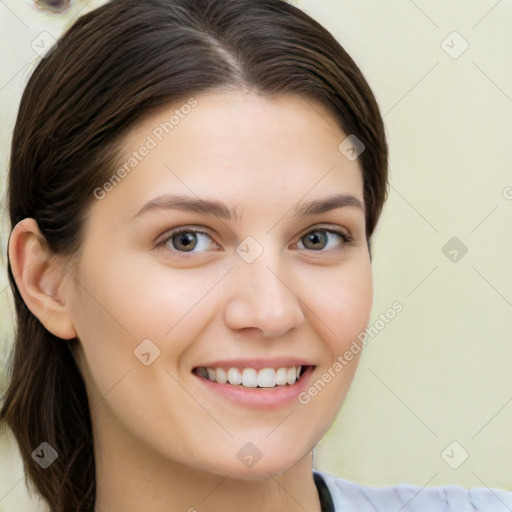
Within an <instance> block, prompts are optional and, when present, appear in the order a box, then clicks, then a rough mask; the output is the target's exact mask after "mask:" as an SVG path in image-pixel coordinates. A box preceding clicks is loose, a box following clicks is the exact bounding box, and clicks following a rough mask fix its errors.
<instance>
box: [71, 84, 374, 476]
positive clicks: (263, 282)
mask: <svg viewBox="0 0 512 512" xmlns="http://www.w3.org/2000/svg"><path fill="white" fill-rule="evenodd" d="M186 105H188V107H187V106H186ZM172 116H174V117H172ZM346 136H347V134H343V133H342V132H341V131H340V130H339V128H337V125H336V123H335V122H334V120H333V119H332V118H331V116H330V115H329V114H328V113H327V111H325V110H324V109H323V108H322V107H320V106H319V105H317V104H312V103H310V102H307V101H305V100H304V99H302V98H299V97H293V96H287V97H282V98H280V99H264V98H262V97H259V96H256V95H254V94H253V93H243V92H222V93H221V92H216V93H209V94H203V95H199V96H197V98H195V99H192V100H189V101H188V102H187V101H184V102H183V103H182V104H176V105H173V106H172V108H168V109H165V110H162V111H161V112H160V113H158V114H157V115H154V116H152V117H150V118H147V119H146V120H144V121H143V122H141V123H139V124H138V125H137V126H136V127H135V128H134V129H133V130H132V131H131V132H130V134H129V135H128V137H127V138H126V141H125V144H124V154H123V157H122V159H121V161H120V163H119V168H118V169H120V168H122V167H123V165H124V166H125V167H124V172H122V171H119V172H118V169H116V177H113V178H112V179H111V180H110V183H109V184H107V185H106V186H104V187H102V188H101V190H100V189H96V191H95V196H96V197H97V198H99V199H95V202H94V205H93V207H92V210H91V213H90V216H89V218H88V221H87V225H86V230H85V235H84V240H83V246H82V250H81V252H80V254H79V256H77V258H78V259H77V262H76V263H77V265H76V274H75V280H70V283H69V287H68V288H67V292H66V293H67V297H66V304H67V306H69V308H70V309H69V311H70V315H71V318H72V322H73V325H74V327H75V330H76V333H77V336H78V338H79V340H80V349H79V352H78V362H79V366H80V369H81V371H82V373H83V375H84V379H85V382H86V386H87V390H88V394H89V400H90V406H91V412H92V418H93V425H94V435H95V442H96V444H97V446H99V447H100V449H101V450H104V453H105V456H107V455H108V453H109V450H112V449H114V446H115V447H117V448H119V449H120V450H121V449H122V450H127V452H131V453H137V454H138V456H139V457H141V458H144V457H151V460H155V461H156V460H159V461H166V462H168V463H171V464H178V465H181V464H183V465H185V466H187V467H191V468H194V469H200V470H205V471H208V472H213V473H218V474H228V473H230V474H231V476H232V477H236V478H241V479H247V480H250V479H258V478H264V477H268V473H271V474H277V473H280V472H282V471H284V470H285V469H287V468H290V467H291V466H292V465H294V464H295V463H296V462H298V461H299V460H300V459H302V458H303V457H304V456H305V455H307V454H308V453H309V452H310V451H311V450H312V449H313V447H314V446H315V444H316V443H317V442H318V441H319V440H320V438H321V437H322V436H323V434H324V433H325V431H326V430H327V428H328V427H329V425H330V424H331V422H332V421H333V420H334V418H335V416H336V413H337V411H338V409H339V407H340V405H341V403H342V401H343V399H344V397H345V395H346V392H347V390H348V388H349V385H350V383H351V381H352V378H353V375H354V371H355V368H356V366H357V360H358V357H359V354H356V355H354V357H353V359H352V361H351V362H350V363H348V364H344V365H341V364H340V363H339V361H340V360H339V359H338V357H339V356H340V357H343V355H344V353H345V352H346V351H347V350H348V349H349V348H350V346H351V343H352V341H353V340H354V339H355V338H356V337H357V335H358V334H359V333H360V332H361V331H362V330H364V328H365V327H366V325H367V323H368V319H369V315H370V310H371V304H372V274H371V265H370V261H369V254H368V248H367V243H366V232H365V216H364V211H363V204H364V203H363V181H362V174H361V168H360V165H359V163H358V161H357V160H353V159H349V158H347V157H346V156H345V155H344V154H343V153H342V152H341V151H340V150H339V149H338V146H339V145H340V143H341V142H342V141H343V140H344V139H345V138H346ZM143 148H146V149H143ZM125 164H126V165H125ZM337 361H338V364H337V365H336V362H337ZM296 366H304V367H306V370H307V371H306V372H305V373H304V375H302V377H301V378H300V379H299V380H297V381H296V382H295V378H296V377H295V372H296V370H295V369H294V367H296ZM340 366H342V368H341V369H340ZM200 368H203V369H202V370H199V369H200ZM208 368H209V370H208ZM230 368H235V369H238V370H229V369H230ZM207 376H210V377H214V378H216V379H218V381H220V382H213V381H210V380H208V378H207ZM226 378H229V379H230V381H232V382H233V383H232V384H231V383H229V382H228V383H222V382H223V381H225V379H226ZM240 378H242V379H243V380H242V385H236V383H237V382H238V381H239V380H240ZM287 379H289V380H287ZM276 380H277V384H278V385H276V386H274V385H273V384H274V383H275V381H276ZM319 380H320V383H318V381H319ZM293 382H295V384H291V383H293ZM315 382H317V384H316V387H315V388H314V389H316V393H315V391H314V390H313V391H312V392H309V391H308V390H309V389H310V388H311V387H312V386H314V384H315ZM256 384H259V385H261V386H263V387H251V386H255V385H256ZM147 460H149V459H147Z"/></svg>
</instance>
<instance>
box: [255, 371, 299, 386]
mask: <svg viewBox="0 0 512 512" xmlns="http://www.w3.org/2000/svg"><path fill="white" fill-rule="evenodd" d="M293 382H295V381H293ZM275 385H276V372H275V370H274V368H262V369H261V370H260V371H259V372H258V386H259V387H260V388H273V387H274V386H275Z"/></svg>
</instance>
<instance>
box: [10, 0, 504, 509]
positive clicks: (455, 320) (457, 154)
mask: <svg viewBox="0 0 512 512" xmlns="http://www.w3.org/2000/svg"><path fill="white" fill-rule="evenodd" d="M101 3H103V2H102V1H101V0H96V1H95V0H91V1H90V2H89V3H87V2H85V1H82V2H79V1H75V2H74V5H73V8H72V10H71V11H70V12H69V13H68V14H66V15H65V16H51V15H47V14H44V13H41V12H39V11H37V10H36V9H35V8H33V7H32V5H31V1H29V0H24V1H21V0H3V1H2V2H0V34H1V36H0V37H1V41H0V42H1V47H2V48H3V55H2V61H1V72H0V73H1V74H0V109H1V110H0V118H1V120H2V124H1V130H2V132H1V138H0V144H1V146H0V150H1V167H0V170H1V174H2V179H1V180H0V186H1V187H2V190H1V192H2V197H3V194H4V191H5V190H4V187H5V172H6V167H7V161H8V154H7V153H8V146H9V141H10V137H11V131H12V127H13V124H14V119H15V115H16V109H17V104H18V101H19V97H20V95H21V91H22V88H23V86H24V84H25V82H26V80H27V78H28V76H29V74H30V70H31V69H33V66H34V64H35V62H36V61H37V58H38V57H37V54H36V53H35V52H34V50H33V49H32V47H31V44H32V41H33V40H34V39H35V38H36V37H39V34H40V33H41V32H43V31H46V32H48V33H49V34H52V35H53V36H54V37H55V38H57V37H58V35H59V34H60V32H61V30H62V29H63V27H64V26H65V25H66V24H68V23H70V22H71V20H73V19H74V18H75V17H76V16H77V15H78V14H79V13H80V14H81V13H85V12H86V11H88V10H90V9H91V8H93V7H96V6H98V5H100V4H101ZM294 3H295V4H296V5H298V6H299V7H301V8H303V9H304V10H306V11H307V12H308V13H309V14H311V15H312V16H313V17H314V18H316V19H317V20H318V21H320V22H321V23H322V24H324V25H325V26H326V27H327V28H328V29H330V30H331V31H332V32H333V33H334V35H335V36H336V37H337V39H338V40H339V41H340V42H341V43H342V45H344V47H345V48H346V49H347V51H348V52H349V53H350V54H351V55H352V57H353V58H354V59H355V60H356V62H357V63H358V64H359V66H360V67H361V69H362V70H363V72H364V74H365V76H366V77H367V79H368V81H369V83H370V85H371V87H372V88H373V90H374V92H375V94H376V96H377V99H378V101H379V104H380V107H381V110H382V113H383V115H384V120H385V123H386V128H387V133H388V136H389V144H390V151H391V188H390V195H389V201H388V204H387V207H386V209H385V213H384V215H383V218H382V221H381V224H380V226H379V228H378V231H377V234H376V236H375V240H374V272H375V290H376V291H375V304H374V315H373V320H372V322H371V323H372V324H373V323H374V321H375V320H376V319H377V318H378V316H379V314H380V313H384V312H385V311H386V310H387V309H388V308H389V307H390V306H391V304H392V303H393V302H395V301H398V302H400V303H401V304H402V305H403V311H402V312H401V313H399V314H398V315H397V316H396V318H395V319H394V320H392V321H391V322H390V323H389V324H388V325H386V326H385V328H384V329H382V330H380V332H379V334H378V335H377V336H375V337H374V338H373V339H370V342H369V343H368V346H367V347H366V349H365V352H364V355H363V358H362V361H361V365H360V368H359V370H358V373H357V376H356V380H355V382H354V385H353V387H352V389H351V391H350V393H349V395H348V398H347V400H346V402H345V405H344V408H343V409H342V412H341V413H340V414H339V416H338V419H337V421H336V422H335V424H334V425H333V426H332V428H331V429H330V431H329V433H328V435H327V436H326V437H325V439H324V440H323V441H322V442H321V443H320V445H319V446H318V448H317V449H316V451H315V462H316V466H317V467H318V468H319V469H323V470H327V471H329V472H331V473H333V474H335V475H338V476H342V477H345V478H348V479H352V480H355V481H358V482H362V483H367V484H372V485H390V484H396V483H399V482H409V483H413V484H419V485H429V486H434V485H443V484H459V485H463V486H467V487H480V486H485V485H487V486H490V487H501V488H505V489H509V490H512V371H511V367H512V365H511V363H512V265H511V261H512V254H511V253H512V240H511V234H512V200H511V199H510V198H511V197H512V172H511V169H512V155H511V140H510V135H511V126H512V66H511V48H512V30H511V27H512V3H511V2H510V1H508V0H502V1H496V0H489V1H488V0H478V1H473V2H470V1H462V0H459V1H449V2H448V1H446V2H441V1H421V0H416V1H414V2H413V1H412V0H411V1H408V0H393V1H382V0H350V1H348V0H299V1H297V2H294ZM86 4H87V5H86ZM454 31H455V32H457V33H458V34H459V35H450V34H452V32H454ZM443 41H444V43H443ZM464 41H465V42H466V43H467V44H469V47H468V48H467V50H466V51H465V52H464V53H462V54H461V55H460V56H459V57H458V58H452V57H451V56H450V55H448V53H446V51H445V49H447V50H448V51H449V52H451V53H452V55H454V52H458V51H459V50H460V49H461V48H463V46H461V45H465V44H466V43H464ZM443 48H444V49H443ZM41 94H44V91H41ZM3 206H4V202H3V201H2V211H1V213H2V220H3V229H2V232H1V233H0V245H1V252H2V264H3V265H5V253H6V244H7V236H8V233H7V224H6V219H5V211H4V210H3ZM454 236H455V237H457V238H458V239H459V240H460V241H461V243H463V244H464V245H465V246H466V247H467V249H468V252H467V254H465V255H464V256H462V257H460V254H461V253H460V252H459V253H458V257H459V260H458V261H456V262H452V261H450V259H448V257H446V256H445V255H444V254H443V252H442V247H443V246H444V245H445V244H446V243H447V242H448V241H449V240H450V239H451V238H452V237H454ZM6 285H7V278H6V274H5V271H3V272H2V274H1V276H0V322H1V324H0V325H1V328H0V341H1V346H2V353H3V354H5V351H6V349H7V347H8V345H9V342H10V340H11V337H12V335H11V328H12V325H11V318H12V308H11V305H10V301H9V299H10V298H9V292H8V290H7V289H6ZM453 441H455V442H456V443H458V444H457V445H455V448H453V450H452V449H449V450H448V451H447V452H445V451H444V450H445V448H446V447H447V446H448V445H450V444H451V443H452V442H453ZM452 447H453V445H452ZM0 450H1V453H0V456H1V466H0V512H7V511H8V512H18V511H31V512H33V511H36V510H44V508H43V507H42V506H41V505H38V504H37V502H35V501H30V499H29V497H28V496H27V493H26V489H25V486H24V483H23V472H22V466H21V463H20V461H19V458H18V456H17V454H16V451H15V449H14V448H13V446H12V444H10V443H9V439H8V438H7V437H5V436H3V437H0ZM465 452H467V454H468V458H467V460H466V461H465V462H464V463H462V464H461V465H460V466H459V467H458V468H457V469H452V468H451V467H450V466H449V465H448V464H447V463H446V462H445V460H444V459H443V457H442V453H444V454H445V458H446V459H447V460H450V461H454V460H455V461H457V460H460V459H461V458H462V456H463V455H464V453H465ZM447 454H448V457H447ZM450 457H451V458H450ZM452 465H453V463H452Z"/></svg>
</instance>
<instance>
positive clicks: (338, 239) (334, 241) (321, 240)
mask: <svg viewBox="0 0 512 512" xmlns="http://www.w3.org/2000/svg"><path fill="white" fill-rule="evenodd" d="M350 241H351V240H350V237H349V236H348V235H347V234H346V233H343V232H341V231H334V230H332V229H315V230H313V231H310V232H309V233H306V234H305V235H304V236H303V237H302V238H301V239H300V241H299V243H298V248H299V249H306V250H310V251H322V250H324V249H325V250H330V249H336V248H341V246H343V245H344V244H347V243H350ZM301 245H302V247H301Z"/></svg>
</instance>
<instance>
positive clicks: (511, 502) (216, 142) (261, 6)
mask: <svg viewBox="0 0 512 512" xmlns="http://www.w3.org/2000/svg"><path fill="white" fill-rule="evenodd" d="M41 91H44V94H43V95H41ZM386 187H387V147H386V140H385V135H384V129H383V124H382V119H381V116H380V113H379V110H378V107H377V105H376V102H375V99H374V97H373V94H372V93H371V91H370V89H369V87H368V85H367V83H366V81H365V80H364V77H363V76H362V74H361V72H360V71H359V69H358V68H357V66H356V65H355V63H354V62H353V61H352V60H351V58H350V57H349V56H348V55H347V53H346V52H345V51H344V50H343V49H342V48H341V47H340V45H339V44H338V43H337V42H336V41H335V40H334V38H333V37H332V36H331V35H330V34H329V33H328V32H326V31H325V29H323V28H322V27H321V26H319V25H318V24H317V23H316V22H314V21H313V20H312V19H310V18H309V17H308V16H307V15H305V14H304V13H303V12H301V11H300V10H298V9H296V8H294V7H293V6H291V5H289V4H287V3H285V2H283V1H281V0H261V1H260V0H259V1H256V2H255V1H253V0H237V1H232V0H149V1H146V2H137V1H135V0H123V1H121V0H114V1H113V2H111V3H109V4H107V5H105V6H103V7H101V8H100V9H97V10H96V11H94V12H92V13H90V14H88V15H86V16H84V17H82V18H80V19H79V20H78V21H77V22H76V23H75V24H74V25H73V26H72V27H71V28H70V30H69V31H68V32H67V33H66V34H64V36H63V37H62V38H61V39H60V40H59V42H58V44H57V46H56V47H55V48H54V49H53V51H52V52H51V53H50V54H49V55H48V56H47V57H46V58H45V59H43V60H42V61H41V63H40V64H39V66H38V67H37V69H36V70H35V72H34V74H33V76H32V77H31V79H30V81H29V83H28V85H27V88H26V90H25V92H24V95H23V98H22V102H21V105H20V110H19V115H18V119H17V123H16V127H15V132H14V136H13V143H12V157H11V168H10V174H9V208H10V216H11V222H12V225H13V231H12V234H11V238H10V243H9V261H10V268H9V277H10V280H11V284H12V288H13V291H14V295H15V303H16V312H17V338H16V344H15V352H14V359H13V364H12V378H11V381H10V384H9V388H8V390H7V393H6V395H5V399H4V403H3V406H2V411H1V418H2V420H3V421H4V422H5V423H6V424H7V425H8V426H9V427H10V428H11V430H12V431H13V432H14V434H15V436H16V439H17V442H18V444H19V446H20V450H21V453H22V456H23V459H24V463H25V469H26V473H27V475H28V476H29V478H30V480H31V481H32V482H34V484H35V486H36V488H37V490H38V492H39V493H40V494H41V495H42V496H43V497H44V499H45V500H46V501H47V502H48V504H49V506H50V509H51V510H52V511H59V512H60V511H66V512H68V511H71V510H76V511H93V510H94V511H98V512H114V511H123V512H129V511H141V510H143V511H145V512H151V511H161V510H171V511H175V510H176V511H179V510H188V511H194V510H198V511H209V510H212V511H213V510H223V511H230V510H241V509H242V510H245V511H252V510H258V511H259V510H280V511H281V510H283V511H284V510H287V511H288V510H290V511H292V510H308V511H315V512H318V511H320V510H321V511H328V510H336V511H340V510H354V511H355V510H365V509H366V508H368V507H370V509H372V510H373V509H377V510H399V509H402V510H447V509H448V510H453V511H460V510H464V509H465V508H466V509H467V508H468V507H470V506H473V508H476V509H477V510H489V511H490V510H493V511H496V510H501V509H503V510H506V509H507V508H503V507H506V506H508V507H510V506H512V499H511V497H510V494H508V493H505V492H504V491H498V490H487V489H475V490H471V491H467V490H465V489H462V488H460V487H443V488H434V489H421V488H418V487H414V486H406V485H402V486H396V487H392V488H387V489H373V488H370V487H365V486H360V485H357V484H354V483H351V482H348V481H345V480H342V479H337V478H335V477H333V476H331V475H328V474H326V473H323V472H318V471H313V468H312V450H313V448H314V446H315V445H316V444H317V443H318V441H319V440H320V439H321V437H322V436H323V434H324V433H325V432H326V430H327V429H328V427H329V426H330V424H331V423H332V421H333V420H334V418H335V416H336V414H337V412H338V410H339V408H340V406H341V404H342V402H343V399H344V397H345V395H346V393H347V391H348V388H349V386H350V383H351V381H352V378H353V376H354V373H355V370H356V367H357V361H358V358H359V355H360V347H359V351H358V350H355V349H354V350H353V358H351V359H350V360H349V361H346V360H344V361H345V362H344V363H343V365H342V363H341V362H340V361H339V356H340V355H341V354H345V353H346V352H347V351H349V350H351V347H355V345H354V340H357V339H358V335H359V334H360V333H361V332H363V331H364V329H365V327H366V325H367V323H368V320H369V316H370V311H371V305H372V291H373V290H372V273H371V257H370V240H371V236H372V233H373V231H374V229H375V226H376V223H377V221H378V219H379V216H380V212H381V209H382V206H383V203H384V200H385V196H386ZM356 345H357V342H356ZM338 365H341V366H342V369H343V371H340V370H339V366H338ZM319 382H320V383H323V384H324V386H322V387H321V388H320V389H319V386H318V383H319ZM315 390H316V391H315ZM370 503H371V504H372V506H373V508H372V507H371V506H370ZM500 507H501V509H500Z"/></svg>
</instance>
